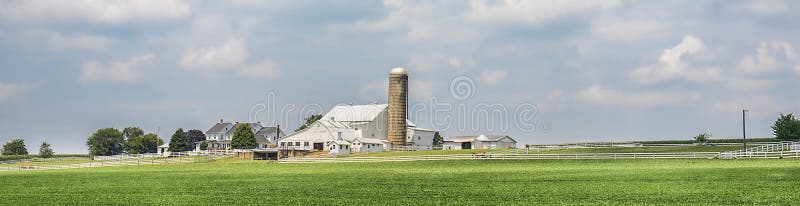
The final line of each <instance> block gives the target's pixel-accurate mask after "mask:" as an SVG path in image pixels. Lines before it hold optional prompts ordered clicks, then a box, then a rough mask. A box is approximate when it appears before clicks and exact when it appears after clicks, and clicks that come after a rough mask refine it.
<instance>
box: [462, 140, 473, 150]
mask: <svg viewBox="0 0 800 206" xmlns="http://www.w3.org/2000/svg"><path fill="white" fill-rule="evenodd" d="M461 149H472V142H462V143H461Z"/></svg>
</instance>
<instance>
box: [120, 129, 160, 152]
mask: <svg viewBox="0 0 800 206" xmlns="http://www.w3.org/2000/svg"><path fill="white" fill-rule="evenodd" d="M162 144H164V140H161V138H159V137H158V135H156V134H153V133H150V134H146V135H143V136H138V137H133V138H131V139H128V141H127V142H126V143H125V145H126V147H125V148H126V149H127V151H128V153H129V154H144V153H155V152H157V151H158V146H159V145H162Z"/></svg>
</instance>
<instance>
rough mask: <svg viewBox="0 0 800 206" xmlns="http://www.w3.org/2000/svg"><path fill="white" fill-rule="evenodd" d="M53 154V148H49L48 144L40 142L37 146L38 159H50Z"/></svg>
mask: <svg viewBox="0 0 800 206" xmlns="http://www.w3.org/2000/svg"><path fill="white" fill-rule="evenodd" d="M53 154H54V152H53V148H50V144H49V143H47V142H42V145H40V146H39V157H41V158H51V157H53Z"/></svg>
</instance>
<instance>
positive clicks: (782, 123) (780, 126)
mask: <svg viewBox="0 0 800 206" xmlns="http://www.w3.org/2000/svg"><path fill="white" fill-rule="evenodd" d="M772 133H773V134H775V137H776V138H778V139H780V140H787V141H790V140H798V139H800V120H797V118H795V117H794V114H792V113H789V114H785V115H784V114H780V117H778V120H776V121H775V124H774V125H772Z"/></svg>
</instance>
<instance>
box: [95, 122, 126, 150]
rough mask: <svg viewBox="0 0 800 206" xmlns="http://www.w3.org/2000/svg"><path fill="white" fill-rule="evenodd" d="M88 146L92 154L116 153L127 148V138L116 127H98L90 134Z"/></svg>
mask: <svg viewBox="0 0 800 206" xmlns="http://www.w3.org/2000/svg"><path fill="white" fill-rule="evenodd" d="M86 146H89V155H92V156H104V155H116V154H120V153H122V151H123V150H124V149H125V138H124V137H123V135H122V132H120V131H119V130H117V129H115V128H103V129H98V130H97V131H95V132H94V133H92V136H89V139H88V140H87V141H86Z"/></svg>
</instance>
